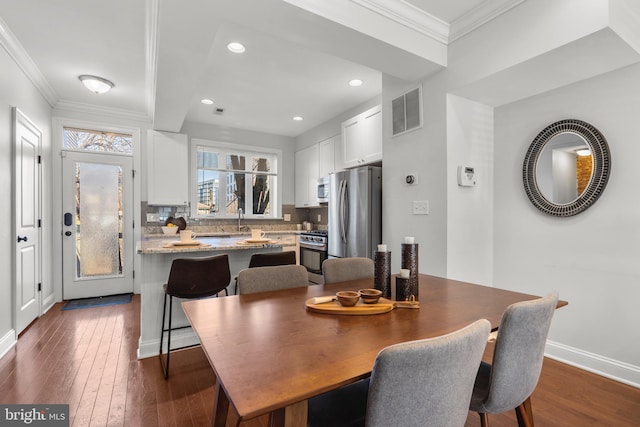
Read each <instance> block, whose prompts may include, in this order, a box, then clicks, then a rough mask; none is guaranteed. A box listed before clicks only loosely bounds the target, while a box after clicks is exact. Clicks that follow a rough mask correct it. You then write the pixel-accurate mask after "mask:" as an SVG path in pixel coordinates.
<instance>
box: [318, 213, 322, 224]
mask: <svg viewBox="0 0 640 427" xmlns="http://www.w3.org/2000/svg"><path fill="white" fill-rule="evenodd" d="M320 221H322V215H321V214H318V222H320Z"/></svg>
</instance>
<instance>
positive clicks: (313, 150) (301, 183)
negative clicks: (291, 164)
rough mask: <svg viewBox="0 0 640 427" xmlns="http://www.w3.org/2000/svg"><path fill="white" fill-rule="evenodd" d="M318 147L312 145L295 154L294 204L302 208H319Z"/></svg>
mask: <svg viewBox="0 0 640 427" xmlns="http://www.w3.org/2000/svg"><path fill="white" fill-rule="evenodd" d="M318 165H319V163H318V145H317V144H316V145H313V146H311V147H309V148H305V149H304V150H300V151H296V153H295V177H296V182H295V199H296V200H295V202H296V203H295V204H296V207H299V208H304V207H311V206H319V204H318V198H317V194H316V193H317V191H316V190H317V187H318V171H319V169H318V168H319V166H318Z"/></svg>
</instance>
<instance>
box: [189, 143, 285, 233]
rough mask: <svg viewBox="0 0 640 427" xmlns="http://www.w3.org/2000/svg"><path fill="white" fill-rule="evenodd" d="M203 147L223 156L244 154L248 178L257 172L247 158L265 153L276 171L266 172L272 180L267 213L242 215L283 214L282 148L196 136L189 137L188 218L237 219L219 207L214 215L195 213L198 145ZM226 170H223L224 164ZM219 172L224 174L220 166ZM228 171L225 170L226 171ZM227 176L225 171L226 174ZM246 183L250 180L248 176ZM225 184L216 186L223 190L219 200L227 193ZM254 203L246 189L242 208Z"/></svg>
mask: <svg viewBox="0 0 640 427" xmlns="http://www.w3.org/2000/svg"><path fill="white" fill-rule="evenodd" d="M199 147H205V148H206V149H209V150H212V151H220V152H222V153H224V155H225V156H226V155H228V154H233V155H241V156H245V158H246V162H245V169H244V173H245V175H246V176H247V177H251V176H252V175H254V174H255V173H256V172H255V171H252V170H251V162H250V161H249V159H250V157H252V156H253V157H256V156H268V157H269V158H272V159H273V161H272V164H271V169H272V170H275V172H269V173H268V174H269V175H271V176H272V177H273V179H272V180H271V186H270V201H269V203H270V207H269V208H270V213H269V214H253V213H252V212H245V213H244V215H243V216H244V218H247V219H267V220H274V219H281V217H282V190H281V189H282V185H281V180H282V170H281V169H282V168H281V165H282V150H280V149H277V148H268V147H259V146H253V145H245V144H236V143H230V142H221V141H212V140H206V139H198V138H191V141H190V147H189V148H190V152H191V153H190V163H191V167H190V170H191V173H190V176H189V194H190V200H191V209H190V212H191V217H192V218H198V219H236V218H237V217H238V216H237V214H233V215H230V214H227V213H226V210H222V209H221V210H220V211H219V212H217V213H215V214H209V215H206V214H201V213H198V148H199ZM223 166H225V170H226V165H223ZM221 173H225V172H224V170H222V169H221ZM227 173H228V172H227ZM225 176H226V173H225ZM246 182H250V180H249V179H247V180H246ZM250 186H251V184H246V188H248V187H250ZM224 187H226V186H224V185H219V188H220V189H221V190H223V194H221V196H220V197H221V199H223V198H225V195H226V188H224ZM252 203H253V194H252V192H250V191H245V207H246V206H252Z"/></svg>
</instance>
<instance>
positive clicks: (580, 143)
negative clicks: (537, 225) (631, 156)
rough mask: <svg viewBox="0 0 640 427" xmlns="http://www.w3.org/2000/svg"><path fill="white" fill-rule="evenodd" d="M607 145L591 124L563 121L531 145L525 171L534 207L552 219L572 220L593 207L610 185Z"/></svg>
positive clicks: (543, 131) (526, 184) (527, 189)
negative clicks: (556, 217) (559, 217)
mask: <svg viewBox="0 0 640 427" xmlns="http://www.w3.org/2000/svg"><path fill="white" fill-rule="evenodd" d="M609 168H610V153H609V146H608V145H607V141H606V140H605V139H604V137H603V136H602V134H601V133H600V132H599V131H598V130H597V129H596V128H595V127H593V126H591V125H590V124H588V123H586V122H583V121H580V120H561V121H559V122H556V123H553V124H551V125H549V126H547V127H546V128H545V129H544V130H542V132H540V133H539V134H538V136H536V138H535V139H534V140H533V142H532V143H531V146H530V147H529V150H528V151H527V154H526V156H525V159H524V164H523V167H522V179H523V181H524V188H525V191H526V193H527V196H528V197H529V200H531V203H533V205H534V206H535V207H536V208H538V209H540V210H541V211H542V212H545V213H547V214H549V215H554V216H572V215H576V214H578V213H580V212H582V211H584V210H585V209H587V208H588V207H589V206H591V205H592V204H593V203H594V202H595V201H596V200H597V199H598V197H600V194H601V193H602V191H603V190H604V188H605V186H606V185H607V180H608V178H609Z"/></svg>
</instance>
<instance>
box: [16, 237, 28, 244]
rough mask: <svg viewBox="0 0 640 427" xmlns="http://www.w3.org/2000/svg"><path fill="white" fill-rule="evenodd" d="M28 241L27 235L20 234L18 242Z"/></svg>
mask: <svg viewBox="0 0 640 427" xmlns="http://www.w3.org/2000/svg"><path fill="white" fill-rule="evenodd" d="M26 241H27V236H24V237H20V236H18V243H20V242H26Z"/></svg>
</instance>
